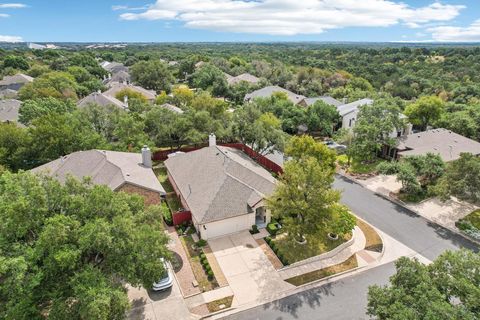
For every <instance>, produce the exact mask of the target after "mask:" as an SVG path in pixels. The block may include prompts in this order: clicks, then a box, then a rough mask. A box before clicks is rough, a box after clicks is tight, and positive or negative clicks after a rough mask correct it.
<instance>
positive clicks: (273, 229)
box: [267, 222, 278, 236]
mask: <svg viewBox="0 0 480 320" xmlns="http://www.w3.org/2000/svg"><path fill="white" fill-rule="evenodd" d="M267 231H268V233H270V235H272V236H275V235H276V234H277V232H278V226H277V223H276V222H270V223H269V224H267Z"/></svg>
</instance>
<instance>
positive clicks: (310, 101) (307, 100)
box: [298, 96, 344, 107]
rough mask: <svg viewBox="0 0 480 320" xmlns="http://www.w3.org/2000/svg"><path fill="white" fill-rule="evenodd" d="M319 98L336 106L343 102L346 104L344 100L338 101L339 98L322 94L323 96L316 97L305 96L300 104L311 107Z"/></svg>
mask: <svg viewBox="0 0 480 320" xmlns="http://www.w3.org/2000/svg"><path fill="white" fill-rule="evenodd" d="M319 100H320V101H323V102H325V103H326V104H329V105H331V106H334V107H339V106H341V105H342V104H344V103H343V102H341V101H338V100H337V99H335V98H332V97H330V96H322V97H315V98H304V99H303V100H302V101H300V102H299V103H298V105H300V106H302V107H310V106H311V105H313V104H315V102H317V101H319Z"/></svg>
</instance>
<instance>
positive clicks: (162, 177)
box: [153, 163, 174, 193]
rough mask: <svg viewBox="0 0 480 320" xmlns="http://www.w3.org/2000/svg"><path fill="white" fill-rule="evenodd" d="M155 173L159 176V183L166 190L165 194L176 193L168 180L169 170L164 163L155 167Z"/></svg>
mask: <svg viewBox="0 0 480 320" xmlns="http://www.w3.org/2000/svg"><path fill="white" fill-rule="evenodd" d="M153 172H155V175H156V176H157V179H158V181H160V184H161V185H162V187H163V188H164V189H165V192H167V193H170V192H173V191H174V190H173V187H172V185H171V184H170V181H169V180H168V175H167V168H165V166H164V165H163V163H161V164H159V165H157V166H155V167H154V168H153Z"/></svg>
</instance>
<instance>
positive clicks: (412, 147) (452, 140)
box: [397, 129, 480, 162]
mask: <svg viewBox="0 0 480 320" xmlns="http://www.w3.org/2000/svg"><path fill="white" fill-rule="evenodd" d="M398 141H399V144H398V146H397V149H398V150H399V152H398V154H399V155H400V156H413V155H425V154H427V153H429V152H430V153H434V154H438V155H440V157H442V159H443V161H445V162H448V161H453V160H456V159H458V158H460V153H471V154H474V155H480V143H479V142H477V141H475V140H472V139H469V138H466V137H464V136H461V135H459V134H457V133H455V132H453V131H450V130H447V129H432V130H427V131H424V132H419V133H412V134H409V135H407V136H403V137H400V138H398Z"/></svg>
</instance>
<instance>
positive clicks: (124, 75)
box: [103, 70, 132, 85]
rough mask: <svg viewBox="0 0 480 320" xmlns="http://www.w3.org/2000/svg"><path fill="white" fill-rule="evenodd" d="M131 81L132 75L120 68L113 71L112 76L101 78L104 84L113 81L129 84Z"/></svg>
mask: <svg viewBox="0 0 480 320" xmlns="http://www.w3.org/2000/svg"><path fill="white" fill-rule="evenodd" d="M131 81H132V77H131V76H130V73H128V72H127V71H125V70H121V71H119V72H116V73H114V74H113V76H112V75H109V77H108V78H105V79H104V80H103V83H104V84H106V85H108V84H110V83H114V82H120V83H126V84H129V83H130V82H131Z"/></svg>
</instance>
